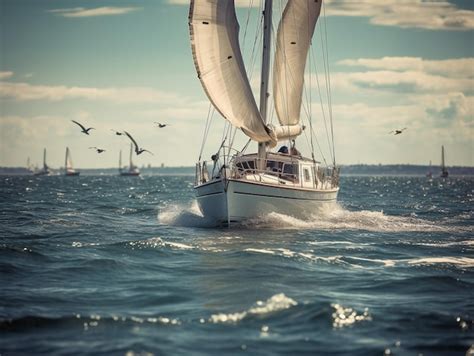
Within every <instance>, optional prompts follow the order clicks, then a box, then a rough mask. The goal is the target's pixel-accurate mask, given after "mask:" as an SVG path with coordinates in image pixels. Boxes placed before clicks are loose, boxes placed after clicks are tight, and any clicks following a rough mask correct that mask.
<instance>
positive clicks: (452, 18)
mask: <svg viewBox="0 0 474 356" xmlns="http://www.w3.org/2000/svg"><path fill="white" fill-rule="evenodd" d="M168 3H169V4H172V5H188V6H189V0H168ZM260 5H261V2H260V1H250V0H236V1H235V6H236V7H249V6H252V7H260ZM325 5H326V6H325V9H324V11H325V12H326V15H327V16H350V17H368V18H370V23H372V24H374V25H381V26H396V27H402V28H423V29H429V30H460V31H465V30H471V29H474V11H471V10H464V9H460V8H459V7H457V6H456V5H454V4H452V3H450V2H448V1H445V0H360V1H358V0H326V2H325Z"/></svg>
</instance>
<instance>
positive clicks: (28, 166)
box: [26, 157, 34, 173]
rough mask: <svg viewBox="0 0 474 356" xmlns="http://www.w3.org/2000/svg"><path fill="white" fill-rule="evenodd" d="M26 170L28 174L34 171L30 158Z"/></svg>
mask: <svg viewBox="0 0 474 356" xmlns="http://www.w3.org/2000/svg"><path fill="white" fill-rule="evenodd" d="M26 170H27V171H28V173H33V172H34V171H33V169H32V167H31V162H30V157H28V159H27V160H26Z"/></svg>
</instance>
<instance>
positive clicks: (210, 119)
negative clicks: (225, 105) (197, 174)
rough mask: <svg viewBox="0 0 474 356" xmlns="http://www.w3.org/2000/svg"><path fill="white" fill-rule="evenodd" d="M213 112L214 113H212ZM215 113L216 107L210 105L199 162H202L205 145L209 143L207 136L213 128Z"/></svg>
mask: <svg viewBox="0 0 474 356" xmlns="http://www.w3.org/2000/svg"><path fill="white" fill-rule="evenodd" d="M211 111H212V113H211ZM214 112H215V109H214V106H212V104H211V103H209V109H208V110H207V118H206V125H205V126H204V134H203V138H202V142H201V149H200V151H199V159H198V162H201V157H202V152H203V150H204V144H205V143H206V141H207V136H208V134H209V129H210V127H211V123H212V118H213V117H214Z"/></svg>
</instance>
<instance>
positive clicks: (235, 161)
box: [195, 147, 339, 189]
mask: <svg viewBox="0 0 474 356" xmlns="http://www.w3.org/2000/svg"><path fill="white" fill-rule="evenodd" d="M230 151H231V150H230V149H228V148H226V147H223V148H222V150H221V152H220V154H219V152H218V153H217V154H216V155H213V161H212V165H213V167H212V171H211V172H210V171H209V169H208V167H207V162H206V161H202V162H198V163H197V164H196V175H195V185H200V184H204V183H207V182H209V181H211V180H214V179H221V178H234V179H245V180H250V181H256V182H261V183H267V184H272V185H282V186H285V185H286V186H292V187H302V188H313V189H333V188H337V187H338V186H339V168H336V167H321V166H318V165H314V166H313V173H312V177H311V178H312V179H311V180H309V181H308V180H305V179H304V177H303V176H302V175H301V172H299V166H298V163H296V162H294V161H291V160H288V158H287V157H285V158H282V159H278V157H272V159H271V160H267V162H266V163H265V166H266V169H263V170H262V169H258V167H260V165H259V163H260V162H259V158H258V157H256V156H255V157H254V158H251V157H248V159H240V158H241V157H242V154H241V153H240V152H238V151H236V153H235V154H232V155H230V154H228V153H229V152H230ZM246 158H247V157H246ZM269 162H272V163H271V165H270V164H269ZM296 167H298V168H296Z"/></svg>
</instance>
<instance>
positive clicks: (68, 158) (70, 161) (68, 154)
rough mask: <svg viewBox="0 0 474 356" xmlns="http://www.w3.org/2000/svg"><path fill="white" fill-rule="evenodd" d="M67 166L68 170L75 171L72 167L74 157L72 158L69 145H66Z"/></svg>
mask: <svg viewBox="0 0 474 356" xmlns="http://www.w3.org/2000/svg"><path fill="white" fill-rule="evenodd" d="M65 168H66V171H67V172H69V171H74V169H73V167H72V158H71V152H69V147H66V162H65Z"/></svg>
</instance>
